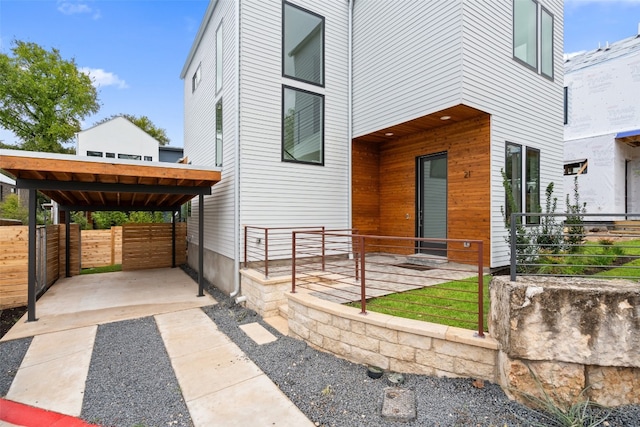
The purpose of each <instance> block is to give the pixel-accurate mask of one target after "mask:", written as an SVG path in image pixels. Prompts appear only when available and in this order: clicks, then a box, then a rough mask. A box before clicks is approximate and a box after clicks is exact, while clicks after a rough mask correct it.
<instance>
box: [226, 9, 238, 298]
mask: <svg viewBox="0 0 640 427" xmlns="http://www.w3.org/2000/svg"><path fill="white" fill-rule="evenodd" d="M235 14H236V31H235V45H236V78H235V80H236V82H235V83H236V92H237V93H236V96H235V99H236V102H235V108H236V129H235V133H236V138H235V139H236V142H235V144H234V153H233V154H234V159H233V163H234V164H233V182H234V192H233V207H234V210H235V212H234V215H233V230H234V232H233V249H234V258H235V259H234V267H233V268H234V272H233V292H231V294H229V297H231V298H233V297H235V296H236V295H238V293H240V0H236V10H235ZM236 303H237V301H236Z"/></svg>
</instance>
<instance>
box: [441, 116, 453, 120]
mask: <svg viewBox="0 0 640 427" xmlns="http://www.w3.org/2000/svg"><path fill="white" fill-rule="evenodd" d="M450 118H451V116H442V117H440V120H449V119H450Z"/></svg>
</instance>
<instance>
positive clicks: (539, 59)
mask: <svg viewBox="0 0 640 427" xmlns="http://www.w3.org/2000/svg"><path fill="white" fill-rule="evenodd" d="M517 1H519V0H512V3H511V6H512V10H511V17H512V19H511V24H512V27H511V56H512V58H513V60H514V61H516V62H517V63H519V64H522V65H523V66H525V67H526V68H528V69H530V70H532V71H534V72H535V73H536V74H538V75H540V76H542V77H544V78H546V79H548V80H550V81H555V77H554V76H555V50H556V48H555V40H554V34H555V28H556V17H555V15H554V14H553V13H551V11H550V10H549V9H547V8H546V7H544V6H543V5H542V4H541V3H540V2H539V1H538V0H527V1H529V2H530V3H533V4H534V5H535V7H536V17H535V20H536V21H535V25H536V39H535V42H536V64H535V66H533V65H531V64H529V63H528V62H527V61H525V60H523V59H520V58H518V57H517V56H516V52H515V50H516V2H517ZM544 13H546V14H548V15H549V17H551V75H548V74H546V73H545V72H543V71H542V59H543V56H542V15H543V14H544Z"/></svg>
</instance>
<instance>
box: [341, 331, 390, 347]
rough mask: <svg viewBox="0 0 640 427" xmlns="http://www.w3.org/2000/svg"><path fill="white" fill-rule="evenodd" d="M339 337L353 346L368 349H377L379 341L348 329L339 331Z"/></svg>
mask: <svg viewBox="0 0 640 427" xmlns="http://www.w3.org/2000/svg"><path fill="white" fill-rule="evenodd" d="M340 339H341V340H342V341H344V342H346V343H347V344H349V345H352V346H354V347H359V348H363V349H365V350H369V351H379V350H380V341H379V340H377V339H375V338H371V337H368V336H366V335H362V334H354V333H353V332H350V331H341V333H340Z"/></svg>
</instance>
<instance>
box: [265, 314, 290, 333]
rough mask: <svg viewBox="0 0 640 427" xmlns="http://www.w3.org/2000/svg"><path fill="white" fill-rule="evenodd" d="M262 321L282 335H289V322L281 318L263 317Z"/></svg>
mask: <svg viewBox="0 0 640 427" xmlns="http://www.w3.org/2000/svg"><path fill="white" fill-rule="evenodd" d="M264 321H265V322H266V323H267V324H269V325H270V326H272V327H273V328H274V329H275V330H276V331H278V332H280V333H281V334H282V335H285V336H286V335H289V321H288V320H287V319H285V318H284V317H282V316H271V317H265V318H264Z"/></svg>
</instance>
